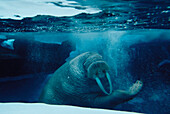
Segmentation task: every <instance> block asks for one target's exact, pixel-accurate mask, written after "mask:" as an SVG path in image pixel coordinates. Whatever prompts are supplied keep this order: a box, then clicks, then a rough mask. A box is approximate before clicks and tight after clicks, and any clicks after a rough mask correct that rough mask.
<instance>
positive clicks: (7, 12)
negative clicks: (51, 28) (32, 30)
mask: <svg viewBox="0 0 170 114" xmlns="http://www.w3.org/2000/svg"><path fill="white" fill-rule="evenodd" d="M60 1H61V0H0V18H1V19H7V18H11V19H22V18H24V17H33V16H36V15H52V16H58V17H61V16H73V15H76V14H79V13H83V12H84V13H97V12H99V11H100V10H99V9H94V8H91V7H86V9H84V10H78V9H75V8H72V7H59V6H56V5H54V4H52V3H49V2H60ZM62 3H63V4H64V5H69V3H76V2H74V1H67V0H62ZM77 4H78V3H77Z"/></svg>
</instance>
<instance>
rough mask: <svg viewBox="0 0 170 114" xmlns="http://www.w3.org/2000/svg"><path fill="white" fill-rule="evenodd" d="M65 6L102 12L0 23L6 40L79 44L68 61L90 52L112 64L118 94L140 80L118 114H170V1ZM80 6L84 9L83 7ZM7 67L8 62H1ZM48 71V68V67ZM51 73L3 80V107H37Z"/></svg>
mask: <svg viewBox="0 0 170 114" xmlns="http://www.w3.org/2000/svg"><path fill="white" fill-rule="evenodd" d="M75 2H77V3H78V4H69V5H62V2H56V3H54V2H52V4H54V5H56V6H59V7H72V8H75V9H78V10H82V9H86V8H87V6H88V7H92V8H97V9H99V10H100V12H98V13H94V14H87V13H81V14H78V15H74V16H67V17H55V16H51V15H50V16H47V15H46V16H44V15H39V16H35V17H29V18H24V19H21V20H14V19H0V39H6V38H8V37H9V36H10V38H26V39H31V38H32V39H34V40H35V41H40V42H43V43H50V44H51V43H55V44H60V45H61V44H62V42H63V41H66V40H70V41H71V42H72V43H74V44H76V50H74V51H72V52H71V53H70V55H69V57H68V58H67V59H66V61H69V60H71V59H72V58H74V57H76V56H77V55H79V54H81V53H83V52H86V51H95V52H98V53H99V54H101V55H102V56H103V58H104V60H106V62H108V64H109V66H110V67H111V69H110V72H109V73H110V75H111V76H112V78H113V79H114V80H113V83H114V87H113V88H114V89H124V90H126V89H128V87H130V86H131V85H132V84H133V83H134V82H135V81H136V80H137V79H140V80H142V81H143V83H144V85H143V89H142V90H141V92H140V93H139V94H138V95H137V96H136V97H135V98H134V99H132V100H130V101H128V102H126V103H123V104H120V105H118V106H116V107H114V108H113V109H116V110H124V111H133V112H142V113H148V114H165V113H169V112H170V109H169V102H170V99H169V96H170V94H169V93H170V89H169V87H170V83H169V82H170V80H169V70H170V69H169V68H170V64H169V61H170V37H169V34H170V30H169V28H170V24H169V21H170V17H169V14H170V13H169V11H170V6H169V4H170V2H169V1H168V0H150V1H147V0H138V1H135V0H130V1H127V0H116V1H114V2H112V1H111V0H100V1H97V0H86V1H84V0H83V1H82V0H75ZM77 5H78V6H79V7H77ZM1 62H2V61H1ZM47 68H48V67H47ZM49 74H51V72H50V73H49V72H37V73H35V74H26V75H23V74H22V75H17V76H6V75H5V76H4V77H3V76H1V77H0V90H1V91H0V102H37V100H38V97H39V95H40V92H41V89H42V88H43V86H44V84H45V82H46V81H47V79H48V78H50V76H51V75H49Z"/></svg>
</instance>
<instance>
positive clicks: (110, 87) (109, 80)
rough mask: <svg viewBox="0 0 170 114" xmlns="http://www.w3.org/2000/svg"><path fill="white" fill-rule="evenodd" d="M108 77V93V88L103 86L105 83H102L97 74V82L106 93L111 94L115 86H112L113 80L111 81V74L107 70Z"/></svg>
mask: <svg viewBox="0 0 170 114" xmlns="http://www.w3.org/2000/svg"><path fill="white" fill-rule="evenodd" d="M106 78H107V80H108V82H109V89H110V91H109V93H108V92H107V91H106V89H105V88H104V87H103V84H102V83H101V81H100V79H99V77H97V76H96V78H95V79H96V82H97V84H98V85H99V87H100V89H101V90H102V91H103V92H104V93H105V94H106V95H110V94H111V93H112V91H113V87H112V82H111V78H110V75H109V73H107V72H106Z"/></svg>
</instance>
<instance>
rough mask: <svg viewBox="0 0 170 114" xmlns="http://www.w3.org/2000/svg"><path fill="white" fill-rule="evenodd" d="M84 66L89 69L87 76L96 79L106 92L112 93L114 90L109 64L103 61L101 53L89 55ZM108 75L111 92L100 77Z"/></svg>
mask: <svg viewBox="0 0 170 114" xmlns="http://www.w3.org/2000/svg"><path fill="white" fill-rule="evenodd" d="M84 67H85V69H86V71H87V77H88V78H92V79H95V80H96V82H97V84H98V85H99V87H100V89H101V90H102V91H103V92H104V93H105V94H106V95H110V94H111V93H112V91H113V87H112V82H111V78H110V75H109V73H108V70H109V66H108V64H107V63H106V62H105V61H103V59H102V56H100V55H99V54H94V55H92V56H90V57H88V58H87V59H86V61H85V63H84ZM103 77H106V78H107V80H108V82H109V89H110V90H109V92H107V91H106V89H105V88H104V86H103V84H102V83H101V81H100V78H103Z"/></svg>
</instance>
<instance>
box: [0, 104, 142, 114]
mask: <svg viewBox="0 0 170 114" xmlns="http://www.w3.org/2000/svg"><path fill="white" fill-rule="evenodd" d="M0 112H1V114H96V113H97V114H139V113H135V112H126V111H116V110H106V109H95V108H82V107H76V106H65V105H47V104H42V103H0Z"/></svg>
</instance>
